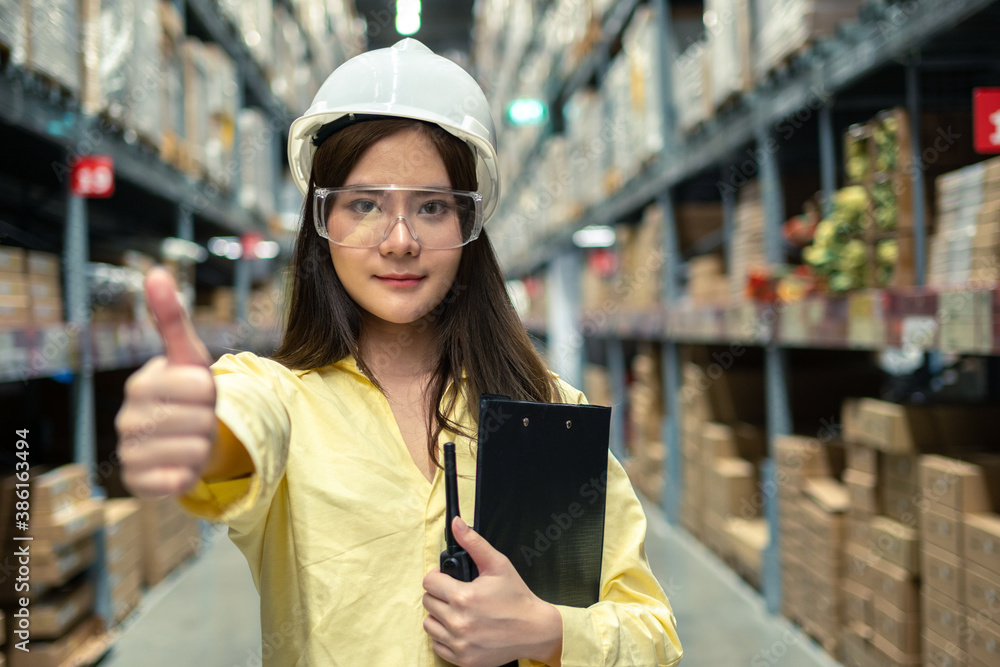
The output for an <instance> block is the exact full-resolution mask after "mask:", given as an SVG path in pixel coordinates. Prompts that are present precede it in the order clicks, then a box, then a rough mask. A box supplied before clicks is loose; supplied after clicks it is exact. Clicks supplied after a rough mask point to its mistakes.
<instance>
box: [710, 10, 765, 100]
mask: <svg viewBox="0 0 1000 667" xmlns="http://www.w3.org/2000/svg"><path fill="white" fill-rule="evenodd" d="M705 29H706V31H707V37H708V52H709V54H710V55H709V63H710V67H711V70H712V74H711V79H712V107H713V109H717V108H719V107H721V106H723V105H724V104H726V103H727V102H729V101H730V100H732V99H734V98H737V97H739V96H741V95H742V94H743V93H745V92H748V91H749V90H750V89H751V88H753V72H752V71H751V67H750V8H749V3H748V0H707V2H706V3H705Z"/></svg>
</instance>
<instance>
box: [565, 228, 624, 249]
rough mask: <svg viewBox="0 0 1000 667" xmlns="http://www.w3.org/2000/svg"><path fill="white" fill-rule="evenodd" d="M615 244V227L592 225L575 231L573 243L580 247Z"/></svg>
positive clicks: (599, 246) (600, 246) (606, 246)
mask: <svg viewBox="0 0 1000 667" xmlns="http://www.w3.org/2000/svg"><path fill="white" fill-rule="evenodd" d="M614 244H615V229H614V227H608V226H606V225H590V226H589V227H584V228H583V229H581V230H579V231H577V232H574V233H573V245H575V246H576V247H578V248H609V247H611V246H613V245H614Z"/></svg>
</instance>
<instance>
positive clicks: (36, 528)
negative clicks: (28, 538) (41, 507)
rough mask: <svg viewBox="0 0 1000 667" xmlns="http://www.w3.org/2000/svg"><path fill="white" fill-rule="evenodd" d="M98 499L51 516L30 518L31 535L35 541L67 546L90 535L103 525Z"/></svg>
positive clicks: (43, 515) (92, 499) (41, 515)
mask: <svg viewBox="0 0 1000 667" xmlns="http://www.w3.org/2000/svg"><path fill="white" fill-rule="evenodd" d="M101 503H102V501H101V499H99V498H89V499H87V500H85V501H83V502H81V503H77V504H75V505H71V506H69V507H67V508H65V509H63V510H62V511H60V512H57V513H55V514H52V515H46V514H40V515H38V516H37V517H32V524H31V534H32V535H33V536H34V537H35V539H36V540H46V541H50V542H53V543H56V544H69V543H71V542H75V541H77V540H79V539H80V538H82V537H84V536H87V535H92V534H93V533H94V532H95V531H97V530H98V529H99V528H100V527H101V525H102V524H103V523H104V513H103V508H102V505H101Z"/></svg>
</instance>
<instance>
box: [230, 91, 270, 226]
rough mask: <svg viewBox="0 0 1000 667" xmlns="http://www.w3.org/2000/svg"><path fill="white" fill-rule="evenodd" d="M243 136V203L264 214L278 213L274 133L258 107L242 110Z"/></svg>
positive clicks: (241, 198)
mask: <svg viewBox="0 0 1000 667" xmlns="http://www.w3.org/2000/svg"><path fill="white" fill-rule="evenodd" d="M237 124H238V125H239V135H240V147H239V151H240V180H241V182H240V189H239V201H240V206H242V207H244V208H246V209H249V210H251V211H257V212H259V213H261V214H262V215H264V216H269V215H271V214H272V213H273V212H274V179H275V174H274V167H275V162H276V161H275V159H274V149H273V144H274V139H275V138H274V134H273V133H272V132H271V130H270V129H269V128H268V127H267V119H266V117H265V116H264V114H262V113H261V112H260V111H258V110H256V109H241V110H240V112H239V118H238V121H237Z"/></svg>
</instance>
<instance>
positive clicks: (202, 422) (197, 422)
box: [115, 268, 218, 497]
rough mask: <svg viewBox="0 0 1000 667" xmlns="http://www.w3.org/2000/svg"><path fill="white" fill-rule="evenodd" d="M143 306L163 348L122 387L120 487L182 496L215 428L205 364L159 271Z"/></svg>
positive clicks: (169, 282)
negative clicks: (154, 325) (161, 352)
mask: <svg viewBox="0 0 1000 667" xmlns="http://www.w3.org/2000/svg"><path fill="white" fill-rule="evenodd" d="M145 289H146V303H147V304H148V307H149V310H150V313H151V314H152V316H153V319H154V320H155V322H156V326H157V329H158V330H159V333H160V338H161V339H162V340H163V347H164V350H165V352H166V355H165V356H158V357H154V358H153V359H151V360H150V361H148V362H147V363H146V364H145V365H144V366H143V367H142V368H140V369H139V370H137V371H136V372H135V373H133V374H132V375H131V377H129V379H128V380H127V381H126V382H125V400H124V402H123V403H122V407H121V409H120V410H119V411H118V416H117V417H116V418H115V428H116V430H117V431H118V455H119V458H120V461H121V466H122V482H123V483H124V485H125V487H126V488H127V489H128V490H129V491H130V492H132V493H133V494H134V495H136V496H140V497H142V496H163V495H170V496H176V495H181V494H183V493H185V492H186V491H188V490H189V489H190V488H191V487H193V486H194V484H195V483H196V482H197V481H198V478H199V476H201V474H202V472H203V471H204V470H205V468H206V466H208V464H209V460H210V459H211V458H212V454H213V443H214V442H215V436H216V431H217V428H218V425H217V420H216V416H215V380H214V379H213V376H212V371H211V370H209V364H210V363H211V357H210V356H209V354H208V350H207V349H206V348H205V344H204V343H203V342H202V341H201V340H200V339H199V338H198V336H197V334H196V333H195V331H194V327H193V326H192V324H191V320H190V319H189V318H188V316H187V313H185V311H184V309H183V307H182V306H181V303H180V301H179V300H178V295H177V285H176V283H175V282H174V279H173V277H172V276H171V275H170V274H169V273H168V272H167V271H166V270H164V269H162V268H154V269H152V270H150V271H149V273H148V274H147V275H146V284H145Z"/></svg>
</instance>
